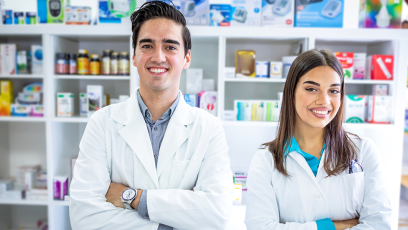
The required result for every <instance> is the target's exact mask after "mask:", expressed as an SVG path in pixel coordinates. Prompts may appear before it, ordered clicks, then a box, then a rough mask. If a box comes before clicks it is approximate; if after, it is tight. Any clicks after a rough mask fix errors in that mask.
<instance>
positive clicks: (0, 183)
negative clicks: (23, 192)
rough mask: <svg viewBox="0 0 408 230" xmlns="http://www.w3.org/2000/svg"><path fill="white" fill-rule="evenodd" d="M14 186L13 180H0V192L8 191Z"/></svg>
mask: <svg viewBox="0 0 408 230" xmlns="http://www.w3.org/2000/svg"><path fill="white" fill-rule="evenodd" d="M12 188H13V181H12V180H0V194H4V193H6V191H8V190H11V189H12Z"/></svg>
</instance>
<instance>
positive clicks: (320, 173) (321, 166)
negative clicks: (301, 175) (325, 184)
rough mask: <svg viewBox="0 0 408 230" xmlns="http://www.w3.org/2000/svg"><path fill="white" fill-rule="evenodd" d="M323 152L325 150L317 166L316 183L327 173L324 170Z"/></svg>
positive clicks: (324, 155)
mask: <svg viewBox="0 0 408 230" xmlns="http://www.w3.org/2000/svg"><path fill="white" fill-rule="evenodd" d="M325 153H326V150H324V152H323V154H322V159H320V164H319V168H318V169H317V175H316V180H317V182H318V183H320V182H321V181H322V180H323V179H324V178H325V177H326V176H327V173H326V171H325V170H324V159H325V157H326V154H325Z"/></svg>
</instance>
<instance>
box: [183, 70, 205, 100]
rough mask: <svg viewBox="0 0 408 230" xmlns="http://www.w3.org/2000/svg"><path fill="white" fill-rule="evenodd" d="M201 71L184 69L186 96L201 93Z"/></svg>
mask: <svg viewBox="0 0 408 230" xmlns="http://www.w3.org/2000/svg"><path fill="white" fill-rule="evenodd" d="M202 81H203V69H186V94H198V93H199V92H200V91H202V88H203V86H202V84H203V82H202Z"/></svg>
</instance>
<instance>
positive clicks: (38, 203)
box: [0, 199, 48, 205]
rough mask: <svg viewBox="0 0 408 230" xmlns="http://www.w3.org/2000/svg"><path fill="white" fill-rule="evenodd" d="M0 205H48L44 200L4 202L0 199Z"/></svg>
mask: <svg viewBox="0 0 408 230" xmlns="http://www.w3.org/2000/svg"><path fill="white" fill-rule="evenodd" d="M0 204H11V205H48V201H46V200H5V199H0Z"/></svg>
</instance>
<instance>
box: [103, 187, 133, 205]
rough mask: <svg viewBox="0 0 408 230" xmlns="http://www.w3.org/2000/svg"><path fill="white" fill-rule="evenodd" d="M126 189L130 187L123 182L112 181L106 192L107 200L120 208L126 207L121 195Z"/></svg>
mask: <svg viewBox="0 0 408 230" xmlns="http://www.w3.org/2000/svg"><path fill="white" fill-rule="evenodd" d="M126 189H128V187H126V186H124V185H123V184H118V183H111V184H110V186H109V189H108V192H107V193H106V202H110V203H112V204H113V205H115V207H118V208H125V206H124V205H123V203H122V200H121V197H122V193H123V191H125V190H126Z"/></svg>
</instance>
